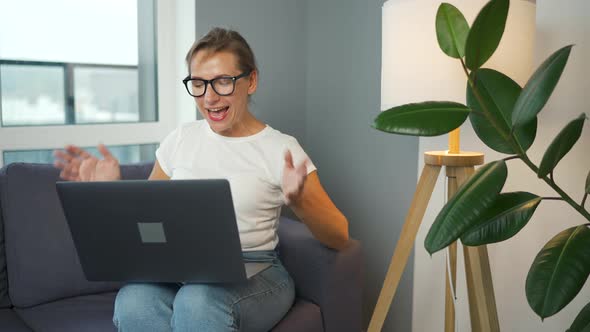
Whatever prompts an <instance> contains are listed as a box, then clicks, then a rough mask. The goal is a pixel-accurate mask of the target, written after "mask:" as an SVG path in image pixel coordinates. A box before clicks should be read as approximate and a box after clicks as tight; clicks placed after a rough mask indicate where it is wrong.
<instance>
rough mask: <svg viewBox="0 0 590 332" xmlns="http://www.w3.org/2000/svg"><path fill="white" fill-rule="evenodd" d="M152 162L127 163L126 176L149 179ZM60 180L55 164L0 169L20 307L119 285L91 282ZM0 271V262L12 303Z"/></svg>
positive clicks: (14, 295)
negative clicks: (58, 185) (60, 191)
mask: <svg viewBox="0 0 590 332" xmlns="http://www.w3.org/2000/svg"><path fill="white" fill-rule="evenodd" d="M151 167H152V164H137V165H124V166H122V168H121V170H122V177H123V179H145V178H147V177H148V175H149V172H150V170H151ZM59 180H60V179H59V171H58V170H57V169H55V168H54V167H53V166H52V165H50V164H27V163H14V164H10V165H8V166H6V167H4V168H3V169H2V170H1V171H0V204H1V213H2V218H3V224H4V251H5V256H6V269H5V270H6V271H7V274H8V293H9V295H10V300H11V301H12V304H13V305H14V306H16V307H29V306H33V305H36V304H40V303H44V302H49V301H53V300H56V299H60V298H65V297H71V296H76V295H83V294H92V293H98V292H103V291H110V290H116V289H118V288H119V287H120V283H112V282H89V281H87V280H86V278H85V277H84V274H83V272H82V268H81V266H80V262H79V260H78V255H77V253H76V250H75V247H74V243H73V241H72V238H71V234H70V231H69V228H68V226H67V223H66V220H65V217H64V214H63V211H62V209H61V205H60V203H59V199H58V196H57V192H56V189H55V182H56V181H59ZM0 230H1V229H0ZM0 235H2V234H0ZM0 244H1V243H0ZM1 254H2V249H1V248H0V255H1ZM1 263H2V259H0V264H1ZM1 271H2V266H1V265H0V304H3V303H4V304H9V302H6V301H7V300H8V299H3V298H2V289H3V286H4V287H5V286H6V283H5V281H3V280H2V272H1ZM3 282H4V284H3Z"/></svg>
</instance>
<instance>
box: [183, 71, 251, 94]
mask: <svg viewBox="0 0 590 332" xmlns="http://www.w3.org/2000/svg"><path fill="white" fill-rule="evenodd" d="M251 72H252V71H251V70H249V71H247V72H244V73H242V74H240V75H238V76H222V77H217V78H214V79H212V80H204V79H200V78H191V77H190V76H187V77H186V78H185V79H183V80H182V83H184V86H185V87H186V91H187V92H188V94H189V95H191V96H193V97H201V96H202V95H204V94H205V92H207V85H209V84H211V87H212V88H213V91H215V93H217V94H218V95H220V96H229V95H231V94H232V93H234V90H235V89H236V81H237V80H239V79H240V78H242V77H246V76H248V75H250V73H251Z"/></svg>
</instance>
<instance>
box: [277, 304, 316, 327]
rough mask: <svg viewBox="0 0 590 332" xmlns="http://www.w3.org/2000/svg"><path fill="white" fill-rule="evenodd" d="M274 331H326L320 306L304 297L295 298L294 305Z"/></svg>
mask: <svg viewBox="0 0 590 332" xmlns="http://www.w3.org/2000/svg"><path fill="white" fill-rule="evenodd" d="M271 331H272V332H299V331H305V332H324V327H323V324H322V314H321V312H320V307H318V306H317V305H316V304H314V303H311V302H307V301H305V300H302V299H295V303H294V304H293V307H291V309H290V310H289V312H288V313H287V315H286V316H285V317H284V318H283V320H281V321H280V322H279V323H278V324H277V325H276V326H275V327H274V328H273V329H272V330H271Z"/></svg>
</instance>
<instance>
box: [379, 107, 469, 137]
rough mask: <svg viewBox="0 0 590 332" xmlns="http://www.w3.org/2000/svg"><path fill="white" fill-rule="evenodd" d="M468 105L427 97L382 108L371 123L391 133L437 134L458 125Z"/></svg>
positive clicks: (467, 112) (464, 116)
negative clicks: (427, 98)
mask: <svg viewBox="0 0 590 332" xmlns="http://www.w3.org/2000/svg"><path fill="white" fill-rule="evenodd" d="M469 112H470V109H469V108H468V107H467V106H465V105H463V104H460V103H455V102H452V101H427V102H422V103H415V104H406V105H401V106H396V107H393V108H390V109H388V110H387V111H383V112H381V114H379V115H378V116H377V118H376V119H375V122H374V124H373V127H374V128H376V129H378V130H381V131H385V132H388V133H392V134H401V135H413V136H438V135H442V134H446V133H448V132H449V131H451V130H453V129H455V128H457V127H459V126H460V125H461V124H462V123H463V122H465V119H467V116H468V115H469Z"/></svg>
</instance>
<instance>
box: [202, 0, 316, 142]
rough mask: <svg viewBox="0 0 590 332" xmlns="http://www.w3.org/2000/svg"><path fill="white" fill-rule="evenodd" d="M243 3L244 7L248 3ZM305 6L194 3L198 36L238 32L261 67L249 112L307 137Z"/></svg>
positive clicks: (225, 0)
mask: <svg viewBox="0 0 590 332" xmlns="http://www.w3.org/2000/svg"><path fill="white" fill-rule="evenodd" d="M246 3H247V5H246ZM304 13H305V2H304V1H288V0H249V1H247V2H246V1H237V0H198V1H197V2H196V30H197V34H196V35H197V38H200V37H201V36H203V35H205V34H206V33H207V31H209V30H210V29H211V28H212V27H216V26H220V27H225V28H232V29H234V30H237V31H239V32H240V33H241V34H242V35H243V36H244V38H246V40H247V41H248V43H249V44H250V47H252V49H253V50H254V54H255V55H256V57H257V59H256V60H257V62H258V66H259V69H260V73H261V75H260V81H259V85H258V91H257V92H256V94H255V95H254V98H253V104H252V105H251V110H252V112H253V113H254V115H255V116H257V117H258V118H259V119H261V120H262V121H264V122H266V123H268V124H269V125H270V126H272V127H273V128H275V129H278V130H280V131H282V132H284V133H288V134H290V135H292V136H295V137H297V138H298V139H299V140H300V142H301V143H302V144H303V143H304V136H305V116H304V112H305V87H304V82H305V70H304V68H305V57H304V55H305V39H304V38H305V34H304V33H302V32H301V31H302V30H303V29H304V27H305V25H304V21H303V17H304Z"/></svg>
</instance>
